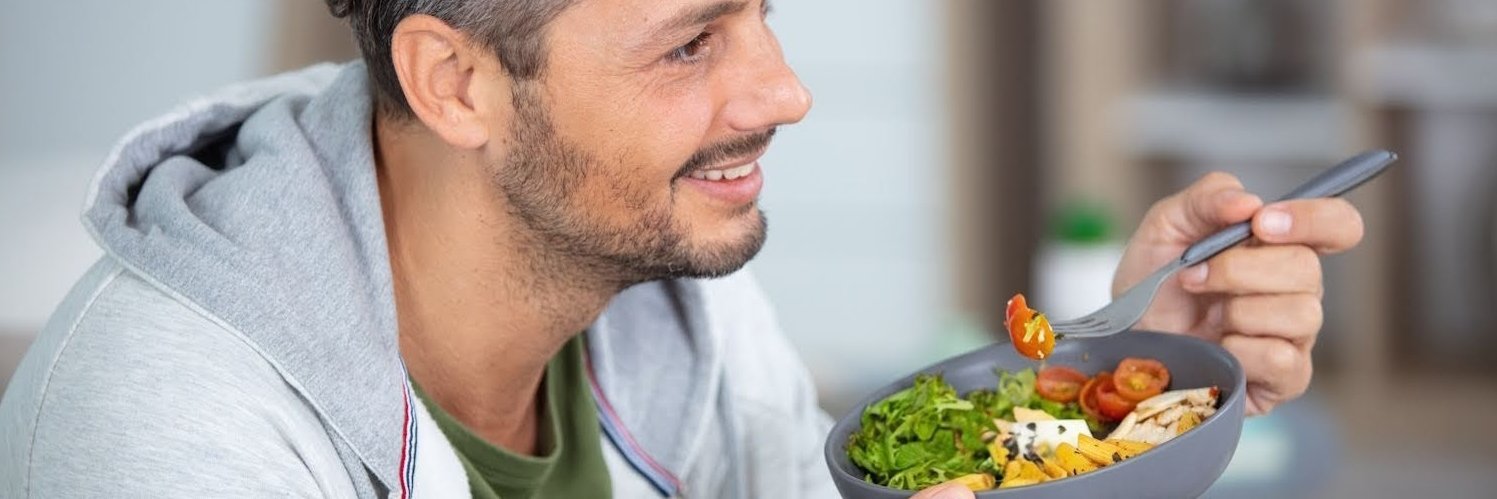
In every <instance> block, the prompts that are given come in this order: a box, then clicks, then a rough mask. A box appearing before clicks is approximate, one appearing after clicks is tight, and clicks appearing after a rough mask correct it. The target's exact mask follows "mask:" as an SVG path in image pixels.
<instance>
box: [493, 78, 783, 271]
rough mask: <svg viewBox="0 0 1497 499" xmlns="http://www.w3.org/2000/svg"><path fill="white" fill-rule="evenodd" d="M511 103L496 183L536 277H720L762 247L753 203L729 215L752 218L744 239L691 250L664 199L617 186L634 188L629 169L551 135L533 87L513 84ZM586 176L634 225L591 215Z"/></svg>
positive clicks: (759, 214)
mask: <svg viewBox="0 0 1497 499" xmlns="http://www.w3.org/2000/svg"><path fill="white" fill-rule="evenodd" d="M513 102H514V107H515V128H514V132H513V134H512V139H513V144H512V147H511V150H510V153H509V154H508V155H507V156H506V158H505V159H504V162H505V164H503V165H500V166H499V167H498V168H495V169H494V171H495V173H494V179H495V182H496V184H497V185H498V188H499V190H500V192H501V193H502V194H503V195H504V196H505V197H506V201H507V202H508V203H507V204H508V207H509V211H510V215H511V216H513V217H514V218H515V219H516V220H519V221H520V222H521V224H522V225H523V226H524V229H525V231H526V234H525V235H524V236H523V237H522V238H521V239H523V240H524V242H523V243H522V245H523V246H526V247H527V250H528V251H526V253H527V254H526V255H525V258H527V259H529V260H531V262H530V263H531V265H532V266H533V267H535V270H537V271H538V275H540V276H550V277H551V278H555V279H577V280H587V281H595V282H603V283H607V284H608V285H611V286H615V287H617V288H619V289H622V288H625V287H628V286H632V285H634V284H638V283H641V282H647V281H654V280H660V279H677V278H712V277H721V276H725V275H728V274H731V273H733V272H736V271H737V270H739V269H741V268H742V267H743V266H744V265H745V264H747V263H748V261H749V260H750V259H752V258H753V257H754V255H756V254H758V253H759V250H760V249H761V248H762V247H763V246H764V240H765V236H766V232H767V223H766V221H765V218H764V213H763V211H761V210H760V209H759V208H758V204H757V202H756V203H750V204H748V205H745V206H744V207H743V208H742V209H741V210H742V211H741V212H740V213H737V214H735V217H734V218H735V219H736V218H738V217H743V216H752V217H753V222H752V224H753V225H752V226H751V227H750V228H749V230H748V231H746V234H744V236H743V237H742V238H740V239H739V240H737V241H731V242H727V243H716V244H712V245H710V246H707V247H692V244H691V243H690V242H689V238H688V236H687V228H686V227H684V226H683V224H681V223H680V222H679V221H678V220H676V218H675V217H674V215H673V213H672V210H671V205H670V203H669V202H666V203H658V204H656V205H655V206H649V205H650V204H651V203H650V201H649V199H648V198H649V193H647V192H625V191H624V190H623V186H628V185H632V183H631V182H627V180H628V179H623V178H619V177H620V176H622V175H626V173H624V172H625V171H626V170H627V169H624V168H614V169H609V168H606V166H605V165H604V164H602V163H601V162H600V161H597V160H596V158H594V157H592V156H591V155H589V154H587V153H586V152H585V151H583V150H582V149H581V148H578V147H576V146H575V145H573V144H569V143H567V142H566V141H564V140H562V139H561V138H560V137H558V136H557V135H556V131H555V128H554V127H553V126H552V121H551V119H550V116H549V113H548V112H547V110H546V108H545V105H544V103H543V102H542V99H541V97H540V95H539V91H538V89H536V88H535V84H534V83H521V84H518V85H516V86H515V93H514V97H513ZM766 140H767V139H766ZM589 179H592V180H594V181H596V180H598V179H602V180H603V182H602V183H603V185H611V186H619V187H620V189H619V190H616V191H615V192H613V193H612V194H613V195H615V196H618V197H619V198H620V199H621V200H623V201H624V203H623V204H624V206H627V207H628V208H629V209H631V210H635V211H637V212H639V215H638V216H637V217H636V221H635V223H633V224H631V225H630V226H628V227H617V226H613V225H612V224H610V223H608V219H607V217H602V216H597V215H596V214H593V213H589V212H588V210H587V209H586V207H585V205H584V204H583V203H580V202H579V201H580V200H579V199H578V196H579V195H580V194H579V192H578V189H579V187H580V186H582V185H584V184H585V183H586V182H587V181H588V180H589ZM674 192H675V187H674V186H673V187H672V193H674ZM751 212H752V213H751ZM553 284H555V283H553Z"/></svg>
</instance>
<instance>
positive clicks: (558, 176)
mask: <svg viewBox="0 0 1497 499" xmlns="http://www.w3.org/2000/svg"><path fill="white" fill-rule="evenodd" d="M766 12H767V9H766V8H765V6H764V5H763V4H762V3H761V0H663V1H661V0H589V1H583V2H577V3H576V4H575V5H573V6H572V7H570V8H568V9H567V10H566V11H565V12H563V13H562V14H561V15H560V16H559V17H557V18H556V19H555V20H554V21H553V22H552V23H551V25H550V26H549V27H548V29H547V36H546V42H547V44H548V47H549V53H548V58H547V65H546V69H545V73H544V75H543V76H542V77H541V78H540V79H539V80H537V81H532V82H521V83H519V84H518V85H517V86H516V88H515V89H514V99H513V101H514V105H515V114H514V120H515V121H514V123H512V128H511V129H510V133H509V137H503V138H502V139H504V140H505V141H507V142H510V144H509V148H508V150H509V152H508V154H507V155H506V156H505V157H503V158H498V161H497V163H498V165H496V174H495V178H496V181H497V184H498V186H499V188H500V189H501V190H502V191H503V193H504V195H505V196H506V197H507V200H508V201H509V203H510V205H511V207H512V211H513V214H514V215H516V216H517V217H518V218H519V219H520V220H522V221H523V222H524V223H525V224H526V226H527V227H529V228H530V229H531V230H532V231H533V232H535V233H536V234H537V235H538V241H539V242H540V243H541V244H543V248H542V249H543V250H545V251H544V253H546V254H547V255H548V256H553V257H558V258H559V259H558V261H557V262H556V263H559V264H563V265H584V266H588V267H590V268H587V269H586V270H587V271H588V272H590V273H599V274H602V275H604V276H609V277H613V278H616V279H618V280H620V281H623V282H626V283H627V282H638V281H644V280H651V279H658V278H667V277H705V276H716V275H722V274H726V273H730V272H732V271H734V270H737V269H738V268H740V267H742V266H743V265H744V264H745V263H746V262H747V261H748V260H749V259H750V258H752V257H753V255H754V254H755V253H756V252H758V250H759V248H760V246H761V245H762V244H763V241H764V232H765V221H764V216H763V214H762V213H761V212H760V210H759V209H758V206H757V199H758V195H759V190H760V187H761V186H762V185H763V178H764V177H763V173H762V172H761V171H760V167H759V164H758V159H759V157H760V156H761V155H762V154H763V153H764V150H765V148H766V147H767V146H768V145H769V142H770V137H772V136H773V134H774V131H775V127H776V126H778V125H782V124H787V123H794V122H796V121H799V120H800V119H801V118H802V117H803V116H804V115H805V113H806V111H807V110H808V109H809V107H810V95H809V94H808V93H807V92H806V89H805V88H804V87H802V86H801V84H800V81H799V80H797V79H796V77H795V74H794V73H793V72H792V71H791V70H790V69H789V68H788V67H787V66H786V65H785V62H784V58H783V56H782V55H781V52H780V47H779V43H778V41H777V40H776V39H775V37H774V34H773V33H771V32H770V29H769V27H768V26H767V25H766V24H765V23H764V16H765V14H766Z"/></svg>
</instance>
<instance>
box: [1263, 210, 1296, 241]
mask: <svg viewBox="0 0 1497 499" xmlns="http://www.w3.org/2000/svg"><path fill="white" fill-rule="evenodd" d="M1293 225H1294V219H1293V218H1292V217H1290V216H1289V213H1288V212H1286V211H1284V210H1281V209H1278V208H1268V209H1265V210H1263V214H1261V215H1258V227H1259V228H1260V229H1262V230H1263V232H1264V233H1265V234H1268V235H1270V236H1282V235H1285V234H1288V233H1289V228H1290V227H1291V226H1293Z"/></svg>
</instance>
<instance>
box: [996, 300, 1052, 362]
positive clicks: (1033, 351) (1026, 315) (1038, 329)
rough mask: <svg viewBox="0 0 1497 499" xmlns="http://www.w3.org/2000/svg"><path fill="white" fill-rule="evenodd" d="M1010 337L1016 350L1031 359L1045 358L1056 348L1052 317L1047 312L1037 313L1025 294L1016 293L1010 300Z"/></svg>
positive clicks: (1007, 317) (1008, 319) (1008, 317)
mask: <svg viewBox="0 0 1497 499" xmlns="http://www.w3.org/2000/svg"><path fill="white" fill-rule="evenodd" d="M1004 315H1005V316H1006V317H1005V318H1006V319H1007V324H1006V326H1008V337H1009V339H1010V340H1013V343H1014V350H1018V352H1019V354H1020V355H1023V356H1025V357H1029V358H1031V359H1036V360H1043V359H1044V358H1046V357H1049V356H1050V352H1051V351H1053V350H1055V330H1053V329H1051V328H1050V319H1047V318H1045V314H1040V313H1035V311H1034V309H1031V308H1029V307H1028V304H1027V303H1025V301H1024V295H1023V294H1017V295H1014V298H1013V299H1011V300H1009V301H1008V310H1006V311H1005V313H1004Z"/></svg>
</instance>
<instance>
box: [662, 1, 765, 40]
mask: <svg viewBox="0 0 1497 499" xmlns="http://www.w3.org/2000/svg"><path fill="white" fill-rule="evenodd" d="M748 5H749V1H748V0H724V1H721V2H717V3H712V4H707V5H698V6H693V7H687V8H685V9H682V10H681V12H678V13H676V15H674V16H671V18H670V19H666V20H665V21H664V22H661V23H660V24H657V25H656V27H655V29H654V30H653V31H654V33H655V34H656V35H657V36H659V35H664V34H666V33H670V32H673V31H680V30H684V29H686V28H690V27H692V26H699V25H703V24H708V23H711V22H712V21H714V20H717V18H719V17H723V16H726V15H731V14H737V13H739V12H742V11H743V9H746V8H748Z"/></svg>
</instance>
